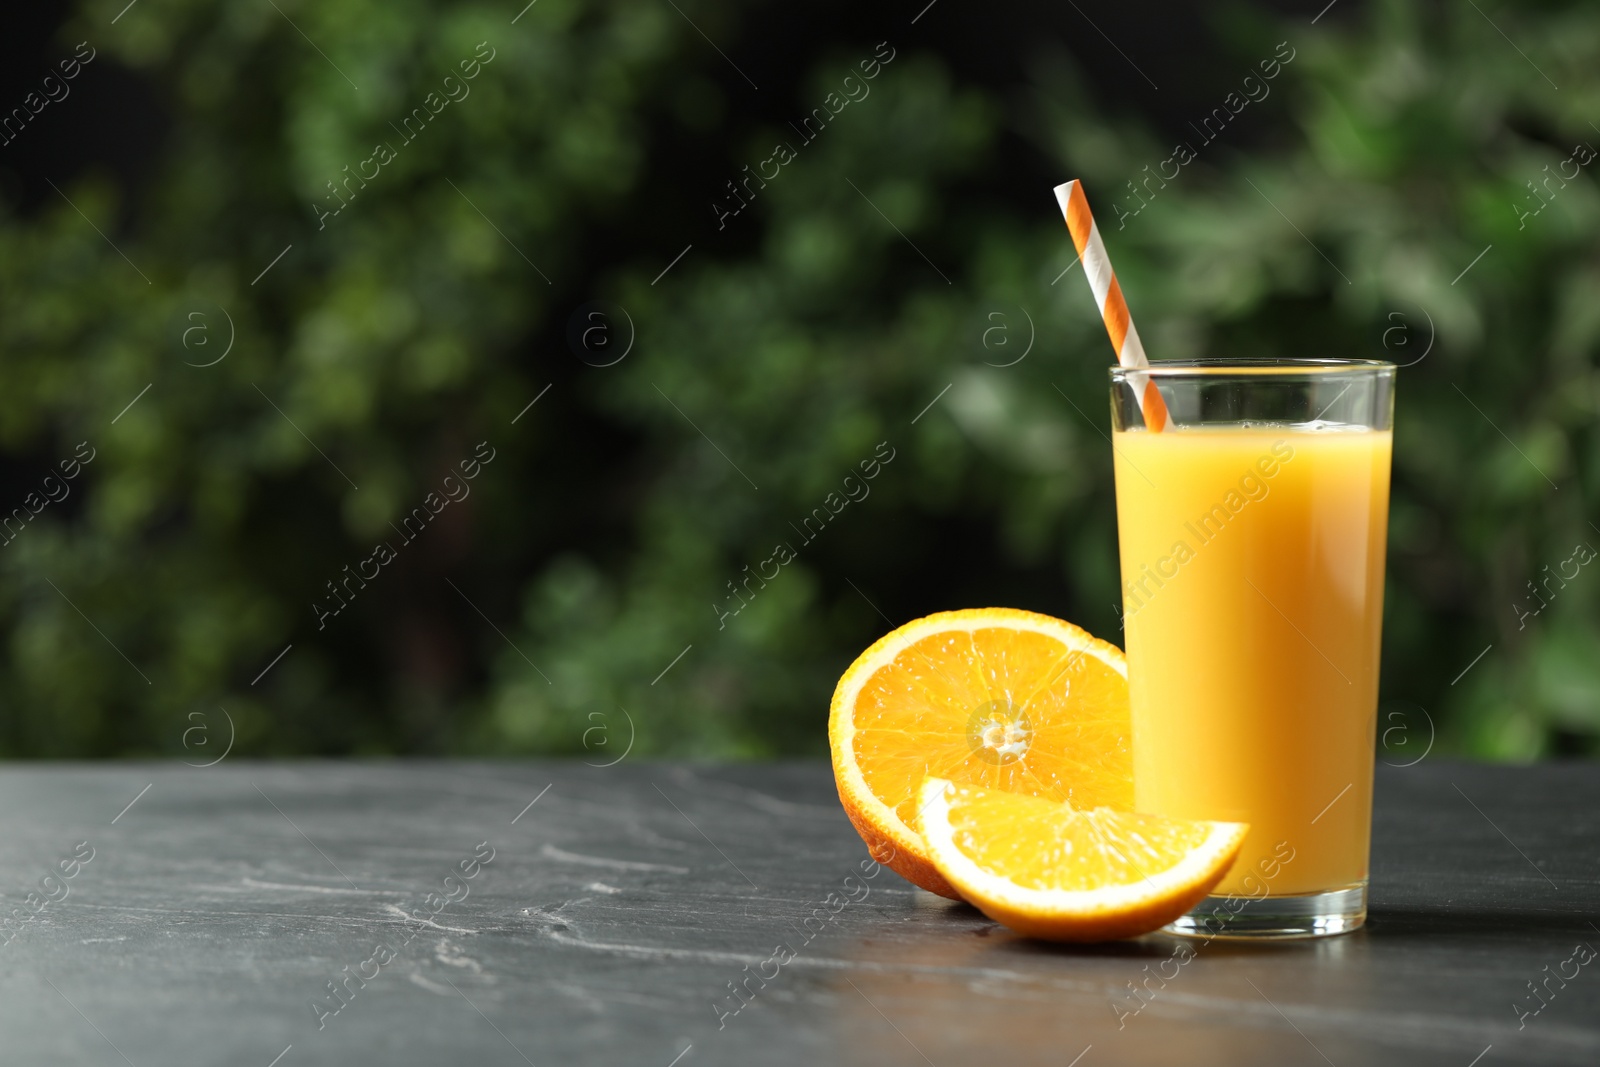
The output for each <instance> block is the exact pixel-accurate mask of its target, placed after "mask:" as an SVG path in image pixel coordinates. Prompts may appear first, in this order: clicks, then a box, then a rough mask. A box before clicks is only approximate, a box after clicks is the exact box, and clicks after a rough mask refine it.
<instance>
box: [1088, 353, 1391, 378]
mask: <svg viewBox="0 0 1600 1067" xmlns="http://www.w3.org/2000/svg"><path fill="white" fill-rule="evenodd" d="M1398 369H1399V365H1398V364H1396V363H1391V362H1389V361H1388V360H1383V359H1337V358H1322V357H1307V358H1295V357H1273V358H1269V359H1225V358H1219V357H1208V358H1204V359H1170V360H1162V361H1161V362H1159V363H1152V364H1150V365H1149V366H1148V367H1120V366H1118V367H1111V368H1110V373H1111V378H1112V380H1113V381H1123V380H1124V379H1126V378H1127V377H1128V375H1130V374H1145V375H1148V376H1149V377H1151V378H1158V379H1170V378H1248V377H1253V376H1263V377H1293V376H1304V377H1317V378H1321V377H1337V376H1340V375H1357V374H1393V373H1394V372H1395V371H1396V370H1398Z"/></svg>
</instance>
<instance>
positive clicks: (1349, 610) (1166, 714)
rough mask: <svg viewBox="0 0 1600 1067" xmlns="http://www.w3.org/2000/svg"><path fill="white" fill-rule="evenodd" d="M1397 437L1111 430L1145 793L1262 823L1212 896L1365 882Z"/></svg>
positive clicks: (1150, 806) (1269, 429)
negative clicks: (1391, 480) (1391, 477)
mask: <svg viewBox="0 0 1600 1067" xmlns="http://www.w3.org/2000/svg"><path fill="white" fill-rule="evenodd" d="M1392 440H1393V438H1392V434H1391V432H1390V431H1388V430H1370V429H1365V428H1353V429H1352V428H1343V429H1334V428H1329V429H1320V428H1319V429H1311V428H1308V427H1305V426H1281V427H1273V426H1259V425H1258V426H1238V425H1235V426H1217V427H1210V426H1208V427H1197V428H1191V429H1182V428H1170V429H1168V430H1167V431H1166V432H1162V433H1150V432H1147V431H1145V430H1142V429H1134V430H1126V431H1118V432H1117V433H1116V434H1115V457H1116V458H1115V463H1116V479H1117V525H1118V537H1119V541H1120V547H1121V555H1122V580H1123V585H1122V596H1123V613H1124V614H1123V628H1124V633H1125V638H1126V643H1127V653H1128V667H1129V676H1128V688H1129V695H1130V698H1131V700H1132V705H1133V761H1134V792H1135V806H1136V808H1137V810H1139V811H1147V812H1155V813H1160V814H1164V815H1175V816H1181V817H1183V818H1189V819H1224V820H1236V821H1241V822H1248V823H1249V824H1250V833H1249V836H1248V837H1247V838H1246V840H1245V844H1244V851H1243V852H1242V853H1241V854H1240V857H1239V860H1238V861H1237V862H1236V863H1235V864H1234V867H1233V869H1232V870H1231V871H1230V872H1229V873H1228V876H1227V877H1226V878H1225V879H1224V880H1223V882H1222V883H1221V885H1220V886H1219V887H1218V888H1217V890H1216V891H1215V892H1216V893H1217V894H1219V895H1220V894H1235V895H1240V896H1245V895H1253V896H1259V895H1261V894H1262V893H1263V892H1265V893H1267V894H1269V895H1271V896H1283V895H1293V894H1304V893H1322V892H1326V891H1329V890H1335V889H1343V888H1345V887H1349V886H1355V885H1359V884H1362V883H1364V882H1365V880H1366V877H1367V847H1368V838H1369V831H1370V826H1371V807H1372V764H1373V747H1374V730H1375V712H1376V706H1377V696H1378V645H1379V636H1380V629H1381V623H1382V615H1383V564H1384V549H1385V542H1386V531H1387V528H1388V503H1389V460H1390V453H1391V448H1392ZM1285 842H1286V844H1282V843H1285ZM1286 856H1292V858H1291V859H1289V861H1288V862H1282V861H1283V860H1284V859H1285V857H1286ZM1263 887H1264V888H1263Z"/></svg>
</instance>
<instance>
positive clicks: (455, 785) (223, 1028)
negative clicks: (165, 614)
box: [0, 760, 1600, 1067]
mask: <svg viewBox="0 0 1600 1067" xmlns="http://www.w3.org/2000/svg"><path fill="white" fill-rule="evenodd" d="M130 802H131V803H130ZM0 812H3V813H4V814H3V817H4V833H3V835H0V875H3V880H0V892H3V894H4V900H5V908H6V910H7V911H8V912H9V913H10V916H11V919H10V925H9V926H8V927H7V928H6V930H5V932H4V935H3V937H4V938H9V940H8V941H6V943H5V944H4V946H3V947H0V983H3V985H0V1062H3V1063H5V1064H54V1063H70V1064H88V1065H102V1064H103V1065H106V1067H114V1065H121V1064H133V1065H137V1067H170V1065H187V1064H228V1065H234V1064H239V1065H247V1067H269V1065H273V1064H276V1065H277V1067H301V1065H303V1064H394V1065H401V1064H441V1065H455V1064H472V1065H475V1067H493V1065H500V1064H505V1065H514V1064H522V1063H533V1064H538V1065H540V1067H544V1065H547V1064H636V1065H643V1067H670V1065H673V1064H677V1065H679V1067H694V1065H699V1064H787V1063H795V1064H800V1063H805V1064H814V1063H821V1064H831V1063H872V1064H907V1065H912V1064H917V1065H920V1064H933V1065H936V1067H955V1065H959V1064H983V1065H985V1067H1000V1065H1005V1064H1033V1063H1039V1064H1055V1065H1060V1067H1067V1065H1070V1064H1076V1065H1077V1067H1101V1065H1104V1064H1140V1065H1160V1064H1182V1065H1185V1067H1203V1065H1208V1064H1227V1065H1229V1067H1233V1065H1238V1064H1257V1063H1259V1064H1272V1065H1293V1064H1323V1063H1329V1064H1335V1065H1337V1067H1354V1065H1366V1064H1405V1065H1407V1067H1420V1065H1425V1064H1447V1065H1452V1067H1468V1065H1469V1064H1477V1065H1478V1067H1496V1065H1500V1064H1547V1063H1548V1064H1553V1063H1563V1064H1568V1063H1570V1064H1586V1065H1593V1064H1596V1063H1600V963H1596V962H1591V960H1592V958H1593V951H1594V950H1593V949H1592V948H1589V947H1588V946H1596V947H1600V929H1597V928H1596V923H1600V768H1597V767H1595V766H1593V765H1580V764H1564V765H1560V764H1558V765H1548V766H1541V767H1536V768H1525V769H1512V768H1492V767H1478V766H1469V765H1464V764H1448V763H1444V762H1441V761H1438V760H1429V761H1427V762H1424V763H1422V764H1419V765H1417V766H1414V767H1410V768H1405V769H1388V768H1385V769H1384V773H1382V774H1381V776H1380V780H1379V784H1378V798H1377V826H1376V835H1375V836H1376V840H1375V845H1374V856H1373V905H1372V915H1371V919H1370V922H1369V925H1368V926H1367V928H1366V929H1364V930H1362V931H1359V932H1357V933H1355V934H1352V935H1348V936H1345V937H1340V938H1334V939H1330V940H1324V941H1320V942H1312V943H1306V942H1300V943H1279V944H1274V945H1239V944H1236V943H1228V942H1223V941H1214V942H1210V943H1206V944H1203V945H1201V946H1199V947H1198V948H1197V949H1196V951H1195V954H1194V958H1193V959H1187V960H1186V962H1183V963H1182V964H1181V965H1180V964H1179V963H1178V962H1177V960H1178V959H1179V958H1180V957H1183V956H1185V955H1186V954H1185V953H1184V952H1183V951H1181V950H1180V951H1179V952H1178V954H1177V955H1176V956H1175V954H1174V950H1175V946H1176V945H1178V944H1180V942H1178V941H1176V940H1175V939H1171V938H1166V937H1160V936H1153V937H1149V938H1144V939H1141V940H1140V941H1137V942H1127V943H1121V944H1113V945H1104V946H1098V947H1089V948H1073V947H1059V946H1051V945H1045V944H1039V943H1035V942H1030V941H1027V940H1024V939H1021V938H1018V937H1015V936H1013V935H1012V934H1010V933H1009V932H1008V931H1006V930H1005V929H1003V928H1001V927H998V926H996V925H994V924H993V923H990V922H989V921H988V920H986V919H985V918H984V917H983V916H982V915H980V914H978V913H977V912H976V911H973V910H972V909H970V908H967V907H965V906H962V905H956V904H952V903H949V902H947V901H944V900H941V899H938V898H936V897H933V896H930V895H928V894H925V893H922V892H921V891H918V890H914V889H912V888H911V887H910V886H909V885H908V884H907V883H905V882H903V881H901V880H900V879H899V878H898V877H897V876H896V875H894V874H893V873H892V872H890V871H888V870H887V869H881V870H878V869H874V867H873V865H872V864H871V863H870V861H867V855H866V850H865V849H864V847H863V846H862V844H861V842H860V840H859V839H858V838H857V837H856V835H855V833H854V832H853V831H852V830H851V829H850V827H849V825H848V823H846V821H845V818H844V815H843V813H842V812H841V811H840V808H839V806H838V803H837V800H836V799H835V797H834V793H833V782H832V777H831V775H830V773H829V771H828V768H827V767H826V766H825V765H823V764H821V763H803V764H793V763H792V764H780V765H757V766H731V767H690V766H681V765H659V764H658V765H650V764H637V763H634V762H631V761H630V762H625V763H622V764H619V765H617V766H614V767H609V768H592V767H587V766H584V765H583V764H579V763H384V764H373V763H356V764H351V763H304V764H248V763H241V762H237V761H228V762H224V763H222V764H221V765H219V766H217V767H215V768H212V769H191V768H188V767H184V766H181V765H179V766H174V765H172V764H161V765H145V764H114V765H100V766H93V767H90V766H83V765H21V766H12V767H10V768H8V769H5V770H3V771H0ZM869 876H870V877H869ZM808 917H809V918H810V921H809V922H807V921H806V920H807V919H808ZM0 939H3V938H0ZM1182 943H1183V944H1188V943H1187V942H1182ZM779 946H784V947H783V948H782V949H781V950H779V951H777V952H776V954H775V950H777V949H779ZM1152 974H1155V975H1166V976H1168V977H1154V978H1150V977H1149V976H1151V975H1152ZM1563 976H1564V977H1563ZM330 983H331V984H330ZM1130 983H1137V984H1139V987H1140V989H1141V990H1149V992H1145V993H1144V994H1143V995H1142V996H1141V997H1136V996H1135V995H1134V993H1133V992H1131V988H1132V986H1131V985H1130ZM734 986H737V987H738V988H739V991H740V994H741V995H740V996H738V997H736V996H735V994H734V992H733V991H732V990H733V987H734ZM1535 990H1537V991H1538V995H1537V996H1536V995H1535Z"/></svg>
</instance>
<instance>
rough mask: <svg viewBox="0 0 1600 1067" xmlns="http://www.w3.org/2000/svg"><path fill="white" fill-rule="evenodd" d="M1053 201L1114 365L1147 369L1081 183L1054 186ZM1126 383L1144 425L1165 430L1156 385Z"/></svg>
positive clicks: (1140, 377) (1143, 380)
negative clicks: (1114, 357) (1086, 280)
mask: <svg viewBox="0 0 1600 1067" xmlns="http://www.w3.org/2000/svg"><path fill="white" fill-rule="evenodd" d="M1056 201H1057V203H1059V204H1060V205H1061V214H1063V215H1064V216H1066V219H1067V232H1069V233H1071V234H1072V243H1073V244H1075V245H1077V247H1078V258H1079V259H1081V260H1082V261H1083V272H1084V273H1085V274H1087V275H1088V276H1089V288H1090V289H1091V290H1093V291H1094V302H1095V304H1096V305H1098V306H1099V308H1100V317H1101V318H1103V319H1104V320H1105V324H1106V332H1107V333H1108V334H1110V335H1111V347H1112V348H1114V349H1116V352H1117V362H1118V363H1119V364H1121V365H1122V366H1123V367H1126V368H1128V369H1130V370H1135V369H1139V368H1143V367H1148V366H1149V365H1150V360H1149V358H1148V357H1146V356H1145V354H1144V345H1143V344H1142V343H1141V342H1140V341H1139V331H1138V330H1137V329H1135V328H1134V325H1133V320H1132V319H1131V318H1129V317H1128V302H1127V301H1126V300H1124V299H1123V296H1122V286H1120V285H1118V284H1117V275H1116V272H1115V271H1113V270H1112V269H1111V259H1110V257H1108V256H1107V255H1106V246H1105V242H1104V241H1102V240H1101V239H1100V227H1098V226H1096V225H1095V221H1094V216H1093V215H1091V214H1090V213H1089V201H1088V200H1087V199H1085V197H1084V195H1083V183H1081V182H1079V181H1077V180H1076V179H1074V180H1073V181H1070V182H1066V183H1064V184H1062V185H1058V186H1056ZM1128 380H1129V383H1130V384H1131V385H1132V386H1133V387H1134V389H1135V390H1136V391H1137V392H1138V394H1139V408H1140V410H1142V411H1143V412H1144V424H1145V426H1147V427H1149V429H1150V430H1151V431H1153V432H1158V433H1159V432H1160V431H1161V430H1164V429H1165V428H1166V426H1167V422H1168V419H1167V405H1166V402H1165V401H1163V400H1162V399H1161V392H1160V390H1158V389H1157V388H1156V383H1155V382H1154V381H1153V380H1151V378H1150V376H1149V375H1147V374H1130V375H1128Z"/></svg>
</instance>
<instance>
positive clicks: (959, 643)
mask: <svg viewBox="0 0 1600 1067" xmlns="http://www.w3.org/2000/svg"><path fill="white" fill-rule="evenodd" d="M1127 678H1128V671H1127V666H1126V664H1125V663H1124V662H1123V658H1122V651H1121V649H1119V648H1117V647H1116V646H1115V645H1111V644H1107V643H1106V642H1104V641H1101V640H1099V639H1098V638H1095V637H1092V636H1090V635H1089V634H1088V633H1086V632H1085V631H1083V630H1081V629H1079V628H1078V627H1076V626H1074V625H1072V624H1071V623H1068V622H1062V621H1061V620H1060V619H1053V618H1050V617H1049V616H1048V615H1036V614H1034V613H1033V612H1031V611H1017V610H1015V609H1012V608H975V609H971V610H967V611H946V612H940V613H939V614H937V615H929V616H928V617H927V618H923V619H917V620H916V621H915V622H909V623H907V624H906V625H904V626H902V627H900V628H899V629H898V630H895V631H893V632H892V633H889V634H886V635H885V636H884V637H882V638H880V639H879V640H878V641H877V642H876V643H875V644H874V645H873V646H872V647H871V648H869V649H867V650H866V651H865V652H863V653H862V654H861V655H860V657H858V658H857V659H856V661H855V663H853V664H851V666H850V669H849V670H847V671H845V672H844V676H843V677H842V678H840V679H839V685H838V688H837V689H835V690H834V693H833V706H832V711H831V713H830V715H829V719H828V741H829V744H830V746H831V748H832V750H833V774H834V780H835V782H836V784H837V785H838V787H839V799H840V800H841V801H842V802H843V804H844V810H845V813H846V814H847V815H848V816H849V817H850V821H851V823H852V824H854V826H855V828H856V830H857V831H858V832H859V833H860V834H861V837H862V839H863V840H864V841H866V843H867V847H868V848H869V849H870V850H871V852H872V854H873V856H875V857H876V858H877V859H878V860H879V862H882V863H884V864H887V865H888V866H889V867H890V868H891V869H892V870H894V871H896V872H898V873H899V874H901V875H903V876H904V877H905V878H907V879H909V880H910V881H912V882H914V883H916V884H917V885H919V886H921V887H922V888H924V889H926V890H929V891H930V892H933V893H938V894H939V895H940V896H946V897H950V898H951V899H954V900H959V899H961V895H960V894H959V893H957V892H956V890H955V888H953V887H952V886H951V885H950V883H949V882H948V881H946V880H945V878H944V876H943V875H941V874H940V873H939V871H938V870H937V869H936V868H935V867H934V865H933V864H932V863H931V862H930V860H929V857H928V849H927V846H926V844H924V842H923V840H922V834H921V833H920V832H919V831H918V830H917V829H916V825H917V821H916V809H917V793H918V790H919V789H920V788H921V785H922V780H923V779H924V778H925V777H927V776H929V775H935V776H937V777H940V778H946V779H949V780H951V781H955V782H958V783H962V784H971V785H978V786H983V787H985V788H991V789H1003V790H1007V791H1009V792H1013V793H1021V794H1025V795H1028V796H1036V797H1042V798H1045V799H1047V800H1051V801H1056V802H1069V803H1071V804H1072V805H1074V806H1075V807H1079V808H1095V807H1102V806H1104V807H1111V808H1117V809H1122V810H1126V809H1130V808H1132V807H1133V762H1132V756H1131V753H1130V749H1129V743H1128V680H1127Z"/></svg>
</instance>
